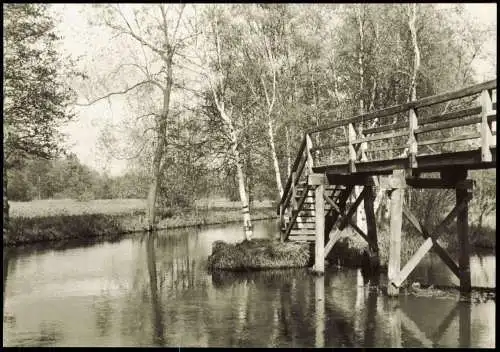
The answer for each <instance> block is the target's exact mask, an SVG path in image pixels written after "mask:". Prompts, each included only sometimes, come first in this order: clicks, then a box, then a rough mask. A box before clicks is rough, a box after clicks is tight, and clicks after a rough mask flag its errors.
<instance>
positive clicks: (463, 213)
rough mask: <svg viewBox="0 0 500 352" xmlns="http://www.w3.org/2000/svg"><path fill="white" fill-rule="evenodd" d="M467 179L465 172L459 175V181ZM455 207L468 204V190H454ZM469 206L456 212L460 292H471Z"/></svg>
mask: <svg viewBox="0 0 500 352" xmlns="http://www.w3.org/2000/svg"><path fill="white" fill-rule="evenodd" d="M466 178H467V170H463V171H462V172H461V173H460V179H462V180H465V179H466ZM455 192H456V200H457V205H459V204H460V203H462V202H468V200H469V199H470V195H469V192H470V190H468V189H461V188H457V189H456V191H455ZM468 220H469V206H468V205H467V206H465V207H463V208H462V210H460V211H459V212H458V215H457V233H458V242H459V244H460V256H459V259H458V267H459V271H460V292H461V293H470V292H471V273H470V244H469V231H468V230H469V221H468Z"/></svg>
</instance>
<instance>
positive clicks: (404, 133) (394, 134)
mask: <svg viewBox="0 0 500 352" xmlns="http://www.w3.org/2000/svg"><path fill="white" fill-rule="evenodd" d="M407 135H408V131H407V130H405V131H400V132H392V133H387V134H377V135H374V136H370V137H365V138H359V139H355V140H353V141H352V144H360V143H365V142H373V141H378V140H381V139H390V138H396V137H402V136H407Z"/></svg>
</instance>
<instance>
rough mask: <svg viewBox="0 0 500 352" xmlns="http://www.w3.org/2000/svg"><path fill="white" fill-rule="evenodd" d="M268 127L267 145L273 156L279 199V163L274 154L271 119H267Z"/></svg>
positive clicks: (280, 184) (280, 190)
mask: <svg viewBox="0 0 500 352" xmlns="http://www.w3.org/2000/svg"><path fill="white" fill-rule="evenodd" d="M268 128H269V145H270V146H271V156H272V158H273V165H274V174H275V175H276V186H277V187H278V192H279V195H280V199H281V197H282V196H283V185H282V183H281V172H280V165H279V162H278V157H277V155H276V146H275V144H274V133H273V123H272V120H271V119H269V121H268Z"/></svg>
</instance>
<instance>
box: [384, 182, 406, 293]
mask: <svg viewBox="0 0 500 352" xmlns="http://www.w3.org/2000/svg"><path fill="white" fill-rule="evenodd" d="M390 197H391V215H390V216H391V218H390V240H389V264H388V273H387V276H388V279H389V284H388V287H387V294H388V295H389V296H397V295H398V294H399V286H398V285H396V286H394V280H395V279H396V278H397V276H398V274H399V268H400V263H401V226H402V224H403V214H402V209H403V189H401V188H396V189H394V190H393V191H392V192H391V195H390Z"/></svg>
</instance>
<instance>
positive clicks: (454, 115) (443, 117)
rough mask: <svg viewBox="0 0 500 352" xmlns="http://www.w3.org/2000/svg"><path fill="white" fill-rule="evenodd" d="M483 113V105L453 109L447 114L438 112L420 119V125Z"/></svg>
mask: <svg viewBox="0 0 500 352" xmlns="http://www.w3.org/2000/svg"><path fill="white" fill-rule="evenodd" d="M480 113H481V107H480V106H479V107H475V108H470V109H463V110H457V111H451V112H448V113H446V114H437V115H432V116H428V117H425V118H421V119H419V121H418V122H419V125H420V126H422V125H427V124H430V123H436V122H443V121H448V120H454V119H459V118H461V117H465V116H473V115H479V114H480Z"/></svg>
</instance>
